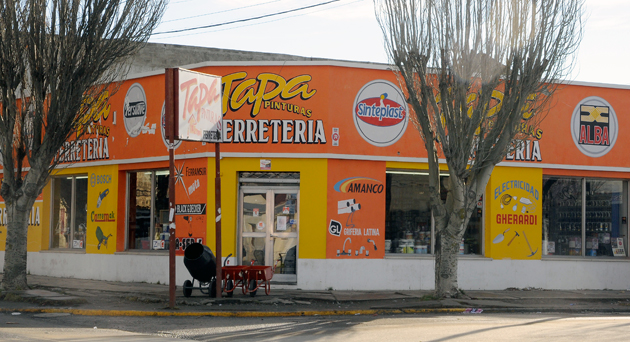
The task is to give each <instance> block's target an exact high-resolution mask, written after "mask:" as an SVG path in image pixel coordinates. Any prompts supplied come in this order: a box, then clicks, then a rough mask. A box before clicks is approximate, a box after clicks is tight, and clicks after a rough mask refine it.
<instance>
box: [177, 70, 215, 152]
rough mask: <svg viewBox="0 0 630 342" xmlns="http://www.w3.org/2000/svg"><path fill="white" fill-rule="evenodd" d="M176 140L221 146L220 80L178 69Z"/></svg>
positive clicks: (212, 76) (211, 76)
mask: <svg viewBox="0 0 630 342" xmlns="http://www.w3.org/2000/svg"><path fill="white" fill-rule="evenodd" d="M178 74H179V86H178V88H179V90H178V94H179V95H178V100H179V110H178V112H177V115H178V125H179V131H178V132H177V136H178V139H179V140H189V141H202V142H221V140H222V135H221V133H222V132H221V122H222V118H223V112H222V110H221V102H222V99H221V87H222V86H221V77H220V76H215V75H209V74H203V73H199V72H195V71H191V70H186V69H179V72H178Z"/></svg>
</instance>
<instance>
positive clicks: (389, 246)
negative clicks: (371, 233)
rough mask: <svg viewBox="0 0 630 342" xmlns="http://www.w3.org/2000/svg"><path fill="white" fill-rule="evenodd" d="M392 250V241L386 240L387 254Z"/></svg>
mask: <svg viewBox="0 0 630 342" xmlns="http://www.w3.org/2000/svg"><path fill="white" fill-rule="evenodd" d="M390 248H392V240H385V253H389V250H390Z"/></svg>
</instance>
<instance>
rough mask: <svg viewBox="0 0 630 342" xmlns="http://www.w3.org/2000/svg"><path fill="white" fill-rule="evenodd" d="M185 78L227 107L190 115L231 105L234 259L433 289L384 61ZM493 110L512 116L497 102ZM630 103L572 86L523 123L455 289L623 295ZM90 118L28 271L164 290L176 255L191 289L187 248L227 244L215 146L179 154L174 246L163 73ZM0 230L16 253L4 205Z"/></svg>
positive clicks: (331, 283)
mask: <svg viewBox="0 0 630 342" xmlns="http://www.w3.org/2000/svg"><path fill="white" fill-rule="evenodd" d="M188 68H190V69H194V70H197V71H200V72H204V73H209V74H214V75H221V76H222V77H223V78H222V82H223V87H224V93H223V97H222V98H221V99H218V98H217V99H210V98H204V96H203V94H204V91H203V90H200V89H197V88H196V87H195V85H186V87H187V88H186V91H187V94H188V97H187V101H189V103H188V105H190V106H200V105H202V104H203V103H204V101H208V102H212V101H222V105H223V115H224V116H223V119H224V121H223V135H224V143H223V144H222V145H223V146H222V147H221V149H222V151H221V156H222V158H221V176H222V179H221V182H222V183H221V184H222V212H221V218H222V226H223V231H222V237H223V240H222V242H221V243H222V250H223V255H224V256H227V255H228V254H231V256H230V258H229V261H230V264H240V263H242V264H249V263H251V262H252V261H253V262H254V263H255V264H260V265H272V266H275V270H276V273H275V275H274V280H275V281H279V282H283V283H291V284H296V285H297V287H298V288H302V289H327V288H334V289H340V290H341V289H357V290H358V289H363V290H377V289H379V290H383V289H392V290H394V289H432V288H433V287H434V258H433V254H432V253H433V247H434V238H433V237H434V228H433V222H432V214H431V211H430V209H429V206H428V201H429V195H428V170H427V164H426V152H425V151H424V148H423V143H422V140H421V138H420V136H419V134H418V132H417V130H416V129H415V128H414V125H413V123H412V121H411V120H410V116H409V109H408V108H407V106H406V104H405V101H404V95H403V93H402V91H401V90H400V89H399V88H398V86H397V81H396V77H395V75H394V74H393V73H392V71H391V70H390V69H389V68H388V67H387V66H380V65H374V64H362V63H347V62H334V61H329V62H247V63H244V62H215V63H205V64H199V65H193V66H188ZM493 97H494V99H495V107H496V106H500V102H501V98H502V94H501V92H500V91H495V93H493ZM628 108H630V88H629V87H616V86H603V85H595V84H570V85H563V86H561V87H560V88H559V90H558V91H557V92H556V93H555V94H554V96H553V101H552V109H551V110H550V112H549V115H548V116H547V118H546V119H545V120H544V121H543V122H542V125H541V126H539V127H533V128H532V127H529V126H528V125H527V121H524V125H523V129H524V130H526V131H527V132H528V134H529V139H528V140H527V142H526V143H525V144H523V145H522V146H521V148H519V149H517V150H516V151H515V152H514V153H511V154H509V155H507V156H506V159H505V161H504V162H502V163H501V164H499V165H498V166H497V167H496V168H495V170H494V172H493V174H492V176H491V179H490V182H489V184H488V187H487V190H486V193H485V194H484V196H482V197H480V198H479V201H478V205H477V211H476V212H475V213H474V214H473V217H472V219H471V222H470V225H469V228H468V230H467V233H466V235H465V237H464V240H463V241H462V244H461V247H460V253H461V256H460V258H459V265H460V267H459V284H460V287H461V288H463V289H505V288H508V287H517V288H524V287H537V288H545V289H587V288H589V289H627V288H628V286H629V285H630V263H629V262H628V261H629V260H628V259H627V253H628V252H627V249H628V248H627V246H628V239H627V236H628V234H627V216H628V184H627V180H628V178H630V160H629V159H628V158H627V157H626V151H628V150H629V148H630V137H628V136H627V135H625V134H622V133H623V131H622V130H621V129H620V128H621V127H630V122H628V121H629V120H630V116H628V115H627V113H626V112H627V111H628ZM93 114H94V115H93V117H92V119H93V123H92V125H91V126H90V130H89V131H88V133H87V134H85V135H83V136H80V137H76V139H75V140H73V141H72V142H69V143H68V144H67V145H66V146H65V147H64V149H63V150H62V151H60V153H59V158H61V159H62V161H63V162H62V167H59V168H58V170H57V171H56V172H55V173H54V175H53V176H52V178H51V181H50V182H49V184H48V185H47V186H46V188H45V189H44V191H43V193H42V194H41V195H40V197H39V198H38V200H37V202H36V203H35V207H34V208H33V211H32V215H31V220H30V225H29V232H28V251H29V254H28V270H29V272H30V273H31V274H38V275H49V276H60V277H75V278H87V279H100V280H117V281H145V282H151V283H155V282H158V281H159V282H160V283H167V281H168V245H169V243H175V244H176V248H177V255H178V257H177V283H178V284H179V285H181V284H182V283H183V281H184V280H186V279H190V275H189V274H188V272H187V270H186V268H185V267H184V265H183V262H182V258H183V250H184V249H185V248H186V246H187V245H188V244H190V243H191V242H197V241H199V242H202V243H203V244H206V245H208V246H209V247H210V248H211V249H213V250H214V246H215V243H216V241H215V239H214V236H215V230H214V222H215V220H214V218H215V216H216V215H215V214H214V207H215V204H214V179H213V178H214V175H215V166H214V165H215V160H214V146H213V144H202V143H193V142H181V143H180V142H178V143H176V146H175V148H176V150H175V155H176V162H175V164H176V165H175V166H176V169H177V170H176V175H175V178H176V179H175V181H176V191H177V193H176V198H177V204H178V208H177V214H176V215H175V219H176V225H177V230H176V237H177V239H176V240H175V241H168V225H167V221H168V212H167V209H168V196H169V195H168V178H169V174H168V149H167V142H166V141H165V138H164V122H165V120H164V74H163V72H154V73H145V74H139V75H135V76H133V77H130V78H129V79H127V80H126V81H125V82H124V83H123V84H122V86H121V88H120V90H119V91H118V92H117V93H115V94H113V95H111V96H104V97H102V98H101V105H100V106H99V107H98V108H96V109H95V110H94V112H93ZM446 177H447V174H446V173H445V174H444V176H443V177H442V179H444V180H445V179H446ZM443 183H444V184H445V183H446V182H443ZM441 192H442V194H443V195H444V196H445V195H446V188H445V187H444V186H443V187H442V189H441ZM0 206H1V207H2V208H3V207H4V205H3V204H1V205H0ZM0 219H1V220H2V222H0V223H1V226H0V246H4V239H5V237H6V214H5V211H4V209H3V213H2V215H0ZM0 260H2V261H0V263H1V262H3V261H4V257H3V255H2V258H1V259H0Z"/></svg>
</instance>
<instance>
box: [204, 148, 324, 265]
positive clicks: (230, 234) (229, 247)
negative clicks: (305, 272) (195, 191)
mask: <svg viewBox="0 0 630 342" xmlns="http://www.w3.org/2000/svg"><path fill="white" fill-rule="evenodd" d="M270 160H271V170H269V172H299V173H300V208H299V228H298V230H299V258H302V259H324V258H325V257H326V231H327V229H326V227H327V225H326V195H327V193H326V184H327V183H326V182H327V176H326V172H327V165H328V164H327V160H325V159H293V158H275V159H274V158H272V159H270ZM243 171H252V172H255V171H260V159H259V158H221V194H222V196H221V204H222V208H221V210H222V212H221V218H222V219H221V221H222V222H221V226H222V229H221V240H222V244H221V254H222V256H224V257H225V256H227V255H228V254H230V253H232V255H233V256H236V245H237V241H236V239H237V222H236V221H237V216H238V173H239V172H243ZM215 176H216V169H215V159H214V158H210V159H208V232H207V241H208V242H207V244H208V246H209V247H210V248H211V249H212V250H213V251H214V250H215V243H216V238H215V236H216V235H215V234H216V233H215V220H214V218H215V217H216V215H213V214H211V213H213V212H215V210H214V207H215V205H214V194H215V191H214V189H215V186H214V183H215V181H214V179H215Z"/></svg>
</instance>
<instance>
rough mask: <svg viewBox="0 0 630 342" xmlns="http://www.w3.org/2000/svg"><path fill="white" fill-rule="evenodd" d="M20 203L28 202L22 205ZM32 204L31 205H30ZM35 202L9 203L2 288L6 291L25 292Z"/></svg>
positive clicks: (7, 206)
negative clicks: (29, 234)
mask: <svg viewBox="0 0 630 342" xmlns="http://www.w3.org/2000/svg"><path fill="white" fill-rule="evenodd" d="M19 202H26V203H24V204H22V205H20V204H18V203H19ZM29 203H30V205H28V204H29ZM33 203H34V201H29V200H26V201H8V202H6V209H7V222H8V224H7V240H6V245H5V254H4V271H3V272H4V275H3V277H2V287H3V288H4V289H12V290H25V289H27V288H28V285H27V283H26V272H25V270H26V258H27V253H26V250H27V246H28V244H27V242H26V237H27V233H28V218H29V214H30V211H31V209H32V208H33Z"/></svg>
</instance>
